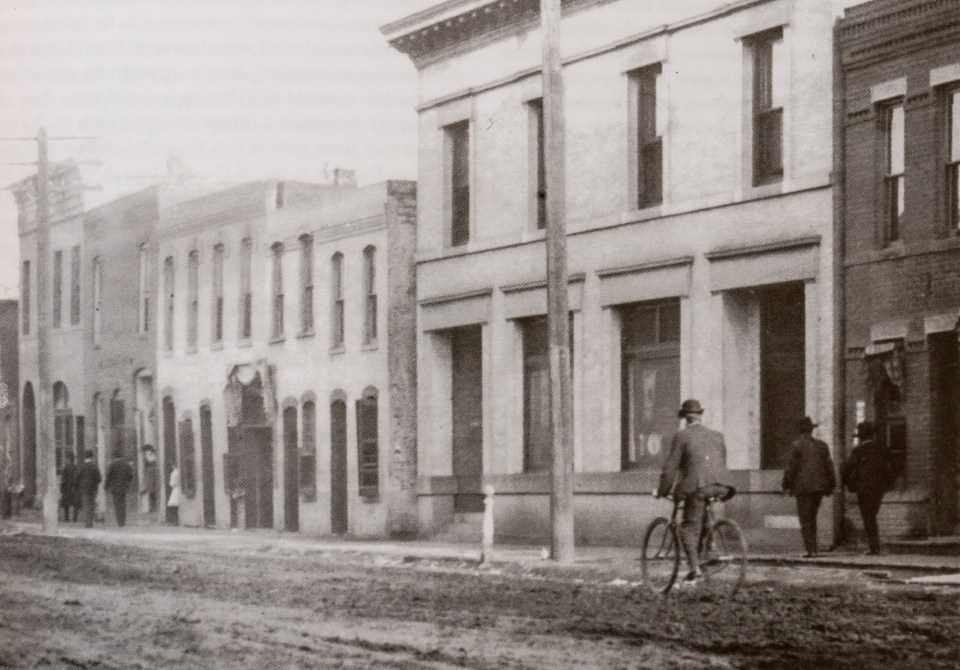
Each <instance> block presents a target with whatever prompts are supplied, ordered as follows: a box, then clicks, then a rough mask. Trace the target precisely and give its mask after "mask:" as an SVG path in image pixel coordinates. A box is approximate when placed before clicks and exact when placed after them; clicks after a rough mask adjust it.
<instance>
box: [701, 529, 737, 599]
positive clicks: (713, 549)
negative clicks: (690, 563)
mask: <svg viewBox="0 0 960 670" xmlns="http://www.w3.org/2000/svg"><path fill="white" fill-rule="evenodd" d="M700 569H701V570H702V571H703V576H704V580H705V582H706V586H707V587H708V588H709V589H710V590H711V591H713V592H714V593H718V594H721V595H724V596H727V597H732V596H733V595H734V594H736V593H737V591H739V590H740V587H741V586H743V581H744V579H745V578H746V576H747V542H746V540H745V539H744V538H743V532H742V531H741V530H740V526H738V525H737V524H736V522H734V521H731V520H730V519H720V520H719V521H717V522H716V523H714V524H713V526H711V527H710V532H709V533H708V534H707V538H706V542H705V543H704V548H703V551H702V552H701V556H700Z"/></svg>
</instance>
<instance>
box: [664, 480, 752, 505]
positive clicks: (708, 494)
mask: <svg viewBox="0 0 960 670" xmlns="http://www.w3.org/2000/svg"><path fill="white" fill-rule="evenodd" d="M657 493H658V490H657V489H654V490H653V497H654V498H666V499H667V500H670V501H673V502H676V501H677V498H676V496H674V495H673V493H668V494H666V495H663V496H661V495H657ZM698 493H699V495H700V496H702V497H703V499H704V500H706V501H708V502H726V501H727V500H730V498H732V497H733V496H735V495H737V489H736V488H734V487H733V486H730V485H729V484H721V483H720V482H715V483H713V484H707V485H706V486H703V487H701V488H700V490H699V491H698Z"/></svg>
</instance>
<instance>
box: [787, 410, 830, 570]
mask: <svg viewBox="0 0 960 670" xmlns="http://www.w3.org/2000/svg"><path fill="white" fill-rule="evenodd" d="M816 425H817V424H815V423H814V422H813V420H812V419H811V418H810V417H809V416H805V417H803V418H802V419H800V421H799V423H798V424H797V430H798V431H799V432H800V437H798V438H797V439H796V440H794V441H793V445H792V446H791V451H790V458H789V460H788V461H787V467H786V469H785V470H784V471H783V490H784V492H786V493H789V494H790V495H793V496H796V498H797V516H798V517H800V533H801V534H802V535H803V546H804V547H805V548H806V550H807V554H806V558H813V557H815V556H816V555H817V511H818V510H819V509H820V503H821V502H822V501H823V497H824V496H828V495H831V494H832V493H833V489H834V488H835V487H836V485H837V479H836V475H835V474H834V472H833V463H832V462H831V460H830V448H829V447H828V446H827V443H826V442H824V441H822V440H818V439H817V438H815V437H814V436H813V429H814V428H815V427H816Z"/></svg>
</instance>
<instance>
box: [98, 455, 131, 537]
mask: <svg viewBox="0 0 960 670" xmlns="http://www.w3.org/2000/svg"><path fill="white" fill-rule="evenodd" d="M132 481H133V469H132V468H131V467H130V464H129V463H127V462H126V461H125V460H123V452H121V451H119V450H117V451H115V452H113V461H112V462H111V463H110V467H108V468H107V480H106V481H105V482H104V484H103V488H105V489H106V490H107V492H108V493H109V494H110V497H111V499H112V500H113V514H114V516H115V517H116V519H117V525H118V526H120V527H123V525H124V524H126V522H127V489H128V488H130V482H132Z"/></svg>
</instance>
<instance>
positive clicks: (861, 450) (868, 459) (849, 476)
mask: <svg viewBox="0 0 960 670" xmlns="http://www.w3.org/2000/svg"><path fill="white" fill-rule="evenodd" d="M842 479H843V482H844V484H846V485H847V486H850V485H851V484H853V488H855V489H856V492H857V506H858V507H859V508H860V516H861V517H862V518H863V529H864V531H865V532H866V534H867V543H868V544H869V545H870V551H871V552H872V553H878V552H879V551H880V528H879V526H878V525H877V514H879V512H880V505H881V504H882V503H883V494H884V493H885V492H886V491H887V490H888V489H889V488H890V480H891V472H890V452H889V451H887V449H886V448H884V447H882V446H880V445H879V444H878V443H877V442H875V441H874V440H872V439H866V440H864V441H863V442H861V443H860V445H858V446H856V447H854V448H853V451H851V452H850V458H849V459H847V462H846V463H845V464H844V466H843V477H842ZM852 480H855V481H852Z"/></svg>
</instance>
